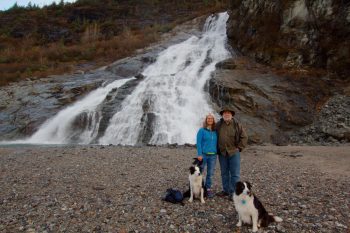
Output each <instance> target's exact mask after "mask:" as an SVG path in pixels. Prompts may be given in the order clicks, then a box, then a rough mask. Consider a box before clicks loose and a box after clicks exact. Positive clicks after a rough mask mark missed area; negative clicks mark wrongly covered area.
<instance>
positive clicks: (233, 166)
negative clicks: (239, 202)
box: [219, 151, 241, 195]
mask: <svg viewBox="0 0 350 233" xmlns="http://www.w3.org/2000/svg"><path fill="white" fill-rule="evenodd" d="M219 162H220V169H221V180H222V188H223V190H224V192H226V193H229V194H230V195H231V194H233V193H234V192H235V189H236V183H237V182H238V181H239V179H240V171H241V155H240V153H239V151H237V152H236V153H235V154H233V155H231V156H228V155H226V156H225V155H219Z"/></svg>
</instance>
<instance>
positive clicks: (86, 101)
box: [15, 79, 131, 144]
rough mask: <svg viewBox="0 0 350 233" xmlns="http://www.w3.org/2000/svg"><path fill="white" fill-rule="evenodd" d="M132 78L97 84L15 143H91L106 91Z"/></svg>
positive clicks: (97, 125)
mask: <svg viewBox="0 0 350 233" xmlns="http://www.w3.org/2000/svg"><path fill="white" fill-rule="evenodd" d="M129 80H131V79H121V80H116V81H114V82H112V83H110V84H108V85H106V86H105V87H100V88H98V89H96V90H94V91H92V92H91V93H89V94H88V95H87V96H86V97H85V98H83V99H82V100H80V101H77V102H75V103H74V104H72V105H71V106H68V107H67V108H65V109H63V110H61V111H60V112H59V113H58V114H57V115H56V116H54V117H53V118H51V119H49V120H48V121H46V122H45V123H44V124H43V125H42V126H40V128H39V130H38V131H37V132H36V133H34V134H33V135H32V136H31V137H30V138H29V139H27V140H22V141H15V143H21V142H22V143H36V144H66V143H79V144H89V143H91V142H92V141H93V140H94V139H95V137H96V135H97V133H98V127H99V122H100V120H101V112H100V111H99V106H100V104H101V103H102V102H103V100H104V99H105V98H106V96H107V94H108V93H109V92H110V91H111V90H113V89H115V88H118V87H120V86H122V85H124V84H125V83H126V82H127V81H129Z"/></svg>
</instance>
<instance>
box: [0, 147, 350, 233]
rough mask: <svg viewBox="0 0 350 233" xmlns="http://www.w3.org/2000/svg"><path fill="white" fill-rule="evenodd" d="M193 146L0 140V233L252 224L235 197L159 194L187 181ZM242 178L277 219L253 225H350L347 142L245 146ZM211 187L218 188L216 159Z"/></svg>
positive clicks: (286, 228) (276, 228) (296, 228)
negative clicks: (175, 199)
mask: <svg viewBox="0 0 350 233" xmlns="http://www.w3.org/2000/svg"><path fill="white" fill-rule="evenodd" d="M195 156H196V150H195V148H193V147H185V146H184V147H175V146H174V147H173V148H170V147H122V146H45V147H44V146H41V147H33V146H21V147H18V146H8V147H1V148H0V187H1V189H0V232H121V233H123V232H251V226H246V225H244V226H243V227H242V228H240V229H239V228H236V226H235V225H236V222H237V215H236V212H235V209H234V206H233V202H232V201H231V200H229V199H228V198H222V197H218V196H215V197H214V198H213V199H206V203H205V204H201V203H200V202H199V201H198V200H197V201H194V202H193V203H188V201H187V199H186V200H185V205H184V206H182V205H179V204H177V205H175V204H171V203H167V202H163V201H162V200H161V199H162V197H163V195H164V194H165V192H166V189H167V188H178V189H180V190H181V191H186V189H187V188H188V168H189V167H190V165H191V161H192V158H193V157H195ZM241 159H242V165H241V171H242V173H241V178H242V180H247V181H250V182H251V183H252V185H253V191H254V193H255V194H256V195H257V196H258V197H259V199H260V200H261V201H262V203H263V204H264V206H265V208H266V209H267V210H268V211H269V212H272V213H274V214H275V215H277V216H280V217H281V218H283V222H282V223H279V224H271V225H270V226H269V227H268V228H263V229H260V230H259V232H298V233H300V232H327V233H328V232H350V224H349V219H350V207H349V206H350V146H339V147H321V146H319V147H316V146H315V147H311V146H284V147H277V146H251V147H249V148H248V149H247V150H245V151H244V152H243V153H242V154H241ZM214 189H215V191H216V192H219V191H221V179H220V168H219V163H218V162H217V166H216V174H215V177H214Z"/></svg>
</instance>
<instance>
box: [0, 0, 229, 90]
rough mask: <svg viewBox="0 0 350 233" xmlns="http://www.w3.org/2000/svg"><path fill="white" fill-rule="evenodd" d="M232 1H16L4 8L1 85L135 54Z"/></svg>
mask: <svg viewBox="0 0 350 233" xmlns="http://www.w3.org/2000/svg"><path fill="white" fill-rule="evenodd" d="M227 4H228V0H193V1H184V0H171V1H159V0H129V1H126V0H78V1H77V2H75V3H67V4H65V3H64V2H63V1H61V3H59V4H56V3H53V4H52V5H50V6H47V7H44V8H38V7H37V6H35V5H34V6H33V5H31V4H29V5H28V6H27V7H19V6H17V5H14V6H13V7H12V8H11V9H9V10H7V11H4V12H0V25H1V26H0V70H1V75H0V85H5V84H7V83H9V82H11V81H16V80H20V79H23V78H40V77H45V76H47V75H49V74H60V73H66V72H70V71H72V70H75V69H91V68H93V67H97V66H100V65H103V64H108V63H110V62H112V61H114V60H117V59H120V58H123V57H126V56H129V55H131V54H132V53H133V52H134V51H135V50H136V49H140V48H144V47H146V46H147V45H149V44H150V43H152V42H155V41H157V39H159V35H160V34H161V33H164V32H167V31H169V30H171V29H172V28H173V27H174V26H176V25H177V24H179V23H182V22H184V21H186V20H190V19H192V18H194V17H197V16H200V15H204V14H208V13H211V12H217V11H221V10H223V9H225V8H226V6H227Z"/></svg>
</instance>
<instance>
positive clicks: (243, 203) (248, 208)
mask: <svg viewBox="0 0 350 233" xmlns="http://www.w3.org/2000/svg"><path fill="white" fill-rule="evenodd" d="M251 188H252V186H251V185H250V183H249V182H237V184H236V191H235V193H234V195H233V201H234V203H235V208H236V211H237V212H238V218H239V220H238V223H237V225H236V226H237V227H241V226H242V223H247V224H253V232H257V231H258V227H267V226H268V225H269V224H270V223H271V222H282V221H283V220H282V219H281V218H280V217H277V216H273V215H272V214H269V213H267V211H266V209H265V208H264V206H263V205H262V203H261V202H260V201H259V199H258V198H257V197H256V196H255V195H254V194H253V193H252V191H251Z"/></svg>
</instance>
